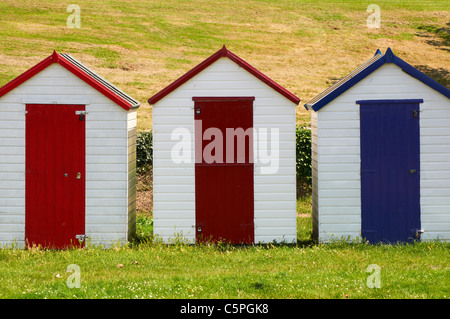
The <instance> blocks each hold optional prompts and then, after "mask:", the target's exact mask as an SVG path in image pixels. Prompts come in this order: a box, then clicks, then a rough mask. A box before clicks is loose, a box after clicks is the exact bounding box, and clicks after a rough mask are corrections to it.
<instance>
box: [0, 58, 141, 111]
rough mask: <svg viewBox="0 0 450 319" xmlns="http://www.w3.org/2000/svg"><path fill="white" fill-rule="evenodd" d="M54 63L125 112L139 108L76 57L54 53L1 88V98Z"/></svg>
mask: <svg viewBox="0 0 450 319" xmlns="http://www.w3.org/2000/svg"><path fill="white" fill-rule="evenodd" d="M53 63H58V64H59V65H61V66H62V67H64V68H65V69H67V70H68V71H70V72H71V73H73V74H74V75H76V76H77V77H78V78H80V79H81V80H83V81H84V82H86V83H87V84H89V85H90V86H92V87H93V88H94V89H96V90H97V91H99V92H100V93H102V94H103V95H104V96H106V97H107V98H109V99H110V100H111V101H113V102H114V103H116V104H117V105H119V106H120V107H122V108H123V109H125V110H127V111H128V110H130V109H135V108H138V107H139V105H140V103H139V102H138V101H136V100H135V99H133V98H132V97H131V96H129V95H127V94H125V93H124V92H123V91H121V90H119V89H118V88H117V87H115V86H114V85H112V84H111V83H110V82H108V81H107V80H105V79H104V78H102V77H101V76H99V75H98V74H96V73H95V72H93V71H92V70H90V69H89V68H87V67H86V66H85V65H83V64H82V63H81V62H79V61H77V60H76V59H75V58H74V57H72V56H71V55H69V54H58V53H56V51H53V54H52V55H50V56H49V57H47V58H46V59H44V60H43V61H41V62H39V63H38V64H36V65H35V66H34V67H32V68H31V69H29V70H28V71H26V72H25V73H23V74H21V75H19V76H18V77H17V78H15V79H14V80H12V81H11V82H9V83H7V84H5V85H4V86H3V87H1V88H0V97H2V96H3V95H5V94H6V93H8V92H9V91H11V90H13V89H15V88H16V87H18V86H19V85H21V84H22V83H24V82H25V81H27V80H28V79H30V78H32V77H33V76H35V75H36V74H38V73H39V72H41V71H42V70H44V69H45V68H47V67H48V66H50V65H51V64H53Z"/></svg>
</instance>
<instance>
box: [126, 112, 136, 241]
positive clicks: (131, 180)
mask: <svg viewBox="0 0 450 319" xmlns="http://www.w3.org/2000/svg"><path fill="white" fill-rule="evenodd" d="M136 127H137V111H130V112H128V174H127V178H128V219H127V225H128V227H127V231H128V234H127V239H128V241H131V240H133V238H134V237H135V236H136Z"/></svg>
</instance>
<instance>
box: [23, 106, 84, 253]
mask: <svg viewBox="0 0 450 319" xmlns="http://www.w3.org/2000/svg"><path fill="white" fill-rule="evenodd" d="M84 110H85V106H84V105H57V104H54V105H43V104H35V105H31V104H28V105H27V106H26V111H27V114H26V128H25V131H26V133H25V139H26V142H25V143H26V147H25V162H26V164H25V165H26V174H25V197H26V200H25V241H26V244H27V245H28V246H32V245H40V246H42V247H46V248H56V249H62V248H67V247H70V246H72V247H73V246H75V247H76V246H80V245H81V243H80V242H79V240H78V239H77V238H76V235H84V231H85V118H84V115H77V114H76V112H77V111H84Z"/></svg>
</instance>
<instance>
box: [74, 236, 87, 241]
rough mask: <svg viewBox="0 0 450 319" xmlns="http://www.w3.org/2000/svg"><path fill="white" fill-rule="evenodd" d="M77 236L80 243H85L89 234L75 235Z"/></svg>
mask: <svg viewBox="0 0 450 319" xmlns="http://www.w3.org/2000/svg"><path fill="white" fill-rule="evenodd" d="M75 238H76V239H78V241H79V242H80V243H84V242H85V241H86V238H89V236H88V235H75Z"/></svg>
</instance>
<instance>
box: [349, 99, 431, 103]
mask: <svg viewBox="0 0 450 319" xmlns="http://www.w3.org/2000/svg"><path fill="white" fill-rule="evenodd" d="M419 103H423V99H404V100H358V101H356V104H419Z"/></svg>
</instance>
